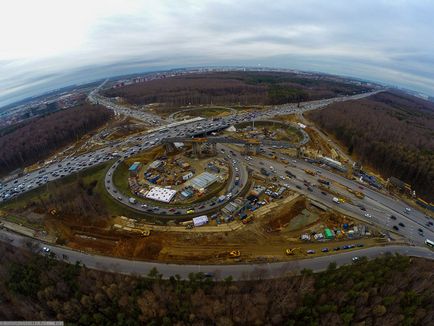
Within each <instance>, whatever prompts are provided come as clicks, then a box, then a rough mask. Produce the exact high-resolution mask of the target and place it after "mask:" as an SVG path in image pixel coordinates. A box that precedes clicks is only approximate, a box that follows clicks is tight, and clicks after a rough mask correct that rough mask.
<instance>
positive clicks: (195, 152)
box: [193, 143, 202, 157]
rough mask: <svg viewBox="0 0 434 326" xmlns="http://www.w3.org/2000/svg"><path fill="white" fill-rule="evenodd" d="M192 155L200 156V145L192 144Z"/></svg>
mask: <svg viewBox="0 0 434 326" xmlns="http://www.w3.org/2000/svg"><path fill="white" fill-rule="evenodd" d="M193 155H194V156H195V157H200V156H201V155H202V150H201V144H199V143H193Z"/></svg>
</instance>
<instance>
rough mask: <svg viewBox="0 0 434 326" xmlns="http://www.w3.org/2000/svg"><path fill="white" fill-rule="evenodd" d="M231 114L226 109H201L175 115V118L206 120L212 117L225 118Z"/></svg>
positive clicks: (184, 111)
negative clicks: (201, 118)
mask: <svg viewBox="0 0 434 326" xmlns="http://www.w3.org/2000/svg"><path fill="white" fill-rule="evenodd" d="M230 113H231V110H229V109H227V108H224V107H203V108H201V107H199V108H194V109H186V110H182V111H180V112H178V113H177V114H176V115H175V118H176V119H178V118H183V117H185V116H190V117H204V118H212V117H216V116H218V117H223V116H226V115H228V114H230Z"/></svg>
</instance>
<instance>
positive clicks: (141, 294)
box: [0, 244, 434, 326]
mask: <svg viewBox="0 0 434 326" xmlns="http://www.w3.org/2000/svg"><path fill="white" fill-rule="evenodd" d="M28 246H29V248H32V245H31V244H28ZM16 250H17V249H15V248H12V247H6V246H5V245H3V244H1V245H0V262H1V264H0V273H1V281H0V298H1V304H0V319H1V320H22V319H25V320H53V319H58V320H64V321H67V322H69V323H70V324H71V325H263V324H267V325H283V324H284V325H303V326H304V325H349V324H358V325H430V324H432V321H433V320H434V285H433V284H434V282H433V281H434V272H433V271H434V263H433V262H432V261H425V260H422V259H412V260H413V261H411V259H410V258H407V257H401V256H396V257H395V256H387V257H385V258H382V259H376V260H373V261H369V262H365V261H361V262H360V263H357V264H355V265H351V266H346V267H343V268H339V269H335V266H334V264H331V265H330V266H329V269H328V270H327V271H326V272H323V273H319V274H312V273H311V272H310V271H308V270H304V271H303V272H302V275H300V276H292V277H286V278H283V279H276V280H266V281H263V280H258V281H254V282H252V281H250V282H247V281H244V282H234V281H232V280H231V278H226V279H224V280H221V281H219V282H217V283H213V282H211V280H210V279H209V278H206V277H204V275H203V274H192V275H191V276H190V278H189V280H186V281H183V280H180V279H179V277H177V276H173V277H171V278H170V280H162V279H161V276H160V275H159V273H158V271H156V270H153V271H151V272H150V274H149V277H148V278H140V277H132V276H126V275H116V274H109V273H103V272H98V271H94V270H90V269H87V268H84V267H81V266H78V265H69V264H65V263H60V262H57V261H56V260H53V259H51V258H46V257H39V256H34V255H30V254H28V253H26V252H24V251H23V250H20V251H19V252H17V251H16ZM410 261H411V262H410Z"/></svg>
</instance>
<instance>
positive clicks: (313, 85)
mask: <svg viewBox="0 0 434 326" xmlns="http://www.w3.org/2000/svg"><path fill="white" fill-rule="evenodd" d="M369 90H370V88H368V87H366V86H358V85H354V84H351V83H349V82H348V81H346V80H344V79H342V78H339V77H330V76H325V75H298V74H295V73H284V72H240V71H238V72H236V71H232V72H214V73H202V74H188V75H183V76H175V77H170V78H163V79H158V80H152V81H148V82H146V83H139V84H133V85H128V86H125V87H122V88H115V89H113V88H112V89H108V90H106V91H105V93H104V94H105V95H106V96H109V97H116V96H119V97H122V98H124V99H126V100H127V101H128V102H130V103H131V104H136V105H145V104H150V103H164V104H166V105H168V106H174V107H179V106H185V105H200V104H213V105H231V104H233V105H259V104H263V105H269V104H284V103H288V102H301V101H307V100H315V99H320V98H328V97H334V96H337V95H340V94H353V93H360V92H366V91H369Z"/></svg>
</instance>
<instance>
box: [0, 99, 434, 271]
mask: <svg viewBox="0 0 434 326" xmlns="http://www.w3.org/2000/svg"><path fill="white" fill-rule="evenodd" d="M377 92H378V91H376V92H371V93H364V94H358V95H355V96H345V97H337V98H333V99H326V100H319V101H312V102H305V103H304V104H303V106H302V107H297V105H296V104H287V105H281V106H275V107H271V108H269V109H266V110H262V111H257V112H247V113H241V114H233V115H228V116H226V117H223V118H219V119H202V120H200V121H197V120H196V121H193V122H188V121H186V122H185V123H183V122H179V123H176V124H175V125H173V124H164V123H163V122H161V121H157V120H156V121H157V122H156V124H157V125H158V124H160V122H161V126H159V127H156V128H155V129H154V130H150V131H148V132H145V133H143V134H140V135H134V136H130V137H127V138H126V139H124V140H123V141H122V142H120V141H116V142H111V143H109V144H108V145H107V146H105V147H101V148H99V149H97V150H95V151H93V152H90V153H85V154H82V155H78V156H75V157H68V158H65V159H63V160H62V161H58V162H52V163H51V164H47V165H46V166H44V167H42V168H40V169H38V170H36V171H33V172H31V173H28V174H26V175H23V176H20V177H17V178H15V179H13V180H9V181H7V182H4V183H3V184H2V186H1V188H0V203H1V202H5V201H9V200H13V198H15V197H17V196H19V195H21V194H23V193H26V192H27V191H30V190H32V189H35V188H38V187H41V186H44V185H45V184H47V183H48V182H51V181H53V180H56V179H59V178H62V177H65V176H67V175H70V174H73V173H76V172H78V171H81V170H84V169H87V168H90V167H93V166H96V165H98V164H101V163H103V162H107V161H109V160H115V163H114V167H115V166H116V165H117V164H119V162H120V161H121V160H123V159H126V158H128V157H130V156H132V155H135V154H136V153H138V152H139V151H143V150H146V149H149V148H151V147H154V146H156V145H159V144H161V143H162V140H163V139H166V138H174V137H194V136H198V135H205V134H208V133H211V132H213V131H219V130H222V129H225V128H227V127H229V126H231V125H234V124H237V123H240V122H247V121H252V120H266V119H271V118H273V117H275V116H277V115H284V114H295V113H302V112H305V111H308V110H314V109H318V108H321V107H324V106H326V105H328V104H330V103H333V102H340V101H347V100H353V99H358V98H363V97H366V96H370V95H372V94H375V93H377ZM93 96H97V92H95V93H93V94H91V95H90V100H91V101H95V100H98V102H99V103H100V104H104V105H106V106H107V107H109V108H111V109H113V110H115V111H116V110H117V111H118V112H119V110H122V109H123V108H122V107H120V106H119V105H116V106H114V105H113V103H111V101H109V102H104V101H102V100H104V99H103V98H101V97H98V98H97V99H96V98H95V97H93ZM148 118H149V117H144V119H148ZM218 148H219V150H221V149H224V148H225V147H224V146H223V145H219V147H218ZM226 150H229V149H228V148H226ZM264 150H265V151H266V153H267V151H268V152H269V151H271V149H264ZM266 153H265V154H266ZM277 155H278V156H282V155H280V154H277ZM231 159H234V160H236V162H235V163H234V165H233V168H234V169H235V167H237V168H238V169H239V170H240V172H241V173H240V174H241V179H242V181H241V184H245V183H246V182H244V181H245V180H246V179H247V172H246V170H245V166H246V165H250V167H252V168H254V169H256V170H258V169H260V168H261V167H262V165H261V163H262V164H266V165H268V167H269V166H273V167H274V168H275V171H276V172H275V173H276V174H277V175H278V176H281V177H283V179H281V181H282V182H281V184H283V185H284V184H286V185H287V186H288V188H290V189H292V190H294V191H298V192H300V193H303V194H305V195H307V196H308V197H309V198H312V199H314V200H316V201H318V202H321V203H323V204H324V205H326V206H328V207H334V208H335V209H338V210H340V211H344V212H348V213H350V214H355V215H357V216H358V217H359V218H360V219H363V220H365V221H367V222H368V223H372V224H375V225H378V226H380V227H382V228H384V229H386V230H390V231H391V232H396V233H399V234H400V235H402V236H404V237H405V238H407V239H408V240H409V241H410V242H411V243H414V244H417V245H423V241H424V240H425V238H430V239H434V234H433V231H434V228H433V226H430V225H427V223H428V222H427V221H428V220H427V219H426V217H425V215H424V214H423V213H422V212H420V211H418V210H416V209H412V210H411V211H410V212H407V213H404V212H405V208H406V207H407V206H406V205H405V203H404V202H402V201H399V200H397V199H396V198H392V197H390V196H388V195H387V194H384V193H382V192H380V191H377V190H375V189H371V188H369V187H367V186H365V187H364V189H363V192H364V193H365V195H366V196H365V198H364V199H357V198H356V197H354V196H350V197H351V199H352V202H353V203H352V204H350V203H342V204H336V203H334V202H333V201H332V200H331V198H332V196H330V195H324V194H322V193H321V191H320V190H319V189H317V187H311V190H312V191H309V190H308V189H307V188H306V187H305V186H304V180H307V181H309V182H310V183H311V184H315V183H316V179H318V177H319V176H315V177H313V176H310V175H307V174H306V173H305V172H303V169H305V168H310V169H312V168H314V169H315V170H318V171H320V175H321V177H324V178H326V179H329V180H331V181H332V184H331V189H332V190H333V191H335V192H337V193H339V192H342V191H343V190H342V188H341V187H339V186H338V184H342V185H345V186H347V187H350V188H352V189H354V190H356V189H358V188H359V187H360V184H359V183H358V182H357V181H354V180H348V179H346V178H344V177H342V176H340V175H338V174H336V173H333V172H331V171H329V170H328V169H324V168H322V167H320V166H315V167H312V165H311V164H310V163H307V162H304V161H300V160H295V162H293V163H292V164H286V165H285V164H281V163H278V162H277V161H274V160H267V159H259V160H253V161H249V162H244V161H243V162H242V163H243V164H241V160H242V158H241V156H237V158H236V159H235V158H233V157H232V156H231ZM287 159H288V160H290V161H291V160H292V158H289V157H287ZM249 163H250V164H249ZM286 170H289V171H291V172H292V173H293V174H294V175H296V179H291V180H288V179H286V178H287V177H286V174H285V171H286ZM110 171H113V169H111V170H110ZM111 178H112V173H111V175H109V174H107V176H106V179H105V184H106V187H112V185H113V180H112V179H111ZM108 181H109V182H108ZM297 186H298V187H297ZM300 188H301V189H300ZM108 190H109V192H110V190H113V189H108ZM238 190H240V189H236V188H234V189H232V191H233V192H234V193H236V192H237V191H238ZM111 194H112V195H113V196H115V198H116V197H117V196H121V200H120V201H121V202H122V203H124V204H126V205H128V202H127V201H128V200H127V197H126V196H125V195H121V194H119V193H115V192H113V191H111ZM345 195H346V196H347V197H348V196H349V194H348V193H346V194H345ZM211 204H212V201H208V202H206V203H205V205H204V204H203V203H201V204H200V205H201V206H202V205H204V207H203V208H199V207H197V206H199V204H198V205H196V206H195V209H196V210H197V211H196V212H195V215H198V214H200V213H201V212H203V211H207V210H209V209H210V207H212V206H211ZM358 205H359V206H360V205H363V207H365V208H366V211H361V209H360V207H359V206H358ZM130 206H132V205H130ZM139 207H141V206H139ZM134 208H135V209H137V207H134ZM141 208H145V207H141ZM150 208H151V207H146V209H150ZM152 209H153V208H152ZM149 213H150V212H149ZM173 213H175V212H173ZM183 213H185V211H183V212H180V214H183ZM152 214H153V215H156V211H154V209H153V212H152ZM158 214H159V215H166V216H170V215H171V212H169V211H168V210H167V209H162V210H160V211H159V212H158ZM366 214H369V216H368V215H366ZM392 214H393V216H394V217H395V220H392V219H391V215H392ZM193 216H194V215H193ZM399 223H402V224H403V225H404V227H401V226H399V229H398V230H394V229H393V227H394V226H396V227H398V224H399ZM419 229H421V230H422V233H423V235H420V234H419ZM2 232H3V231H2ZM389 248H391V247H389ZM364 250H366V251H363V253H366V255H372V256H375V255H377V254H379V253H381V252H382V251H384V248H377V249H375V248H374V249H364ZM390 250H392V249H390ZM396 250H398V251H399V252H401V253H405V252H406V250H411V251H409V252H410V253H411V254H421V253H423V254H424V255H428V254H427V249H425V248H413V247H411V249H408V248H406V249H402V248H401V247H399V248H396ZM53 251H55V252H56V253H59V254H62V253H63V252H67V253H68V255H71V254H72V253H71V252H70V251H68V249H65V248H55V249H54V248H53ZM57 251H58V252H57ZM358 252H362V251H358ZM428 252H429V250H428ZM358 254H359V253H358ZM74 255H77V256H71V257H76V258H74V259H77V260H81V261H83V262H84V263H86V265H88V266H89V267H95V268H98V266H100V265H101V266H102V265H104V266H105V267H107V265H108V266H109V268H112V269H113V270H115V269H116V268H119V271H120V272H134V271H144V270H145V269H146V268H149V266H152V263H142V262H130V261H124V260H118V259H116V258H110V257H101V256H91V255H87V254H84V253H74ZM351 255H352V254H349V253H345V254H339V255H335V256H333V257H342V258H333V259H338V261H337V262H338V263H345V262H348V259H350V258H351V257H350V256H351ZM431 255H432V254H431ZM327 257H328V256H327ZM327 257H325V258H324V257H322V258H315V259H311V260H303V261H302V262H303V263H302V266H305V267H306V268H312V266H313V268H312V269H314V270H320V269H321V268H325V264H326V262H327V263H328V262H329V261H331V258H327ZM430 257H431V256H430ZM287 264H289V265H288V266H291V264H295V263H293V262H292V263H287ZM297 264H298V265H300V264H301V263H297ZM133 266H137V267H133ZM158 266H159V270H160V271H162V272H164V268H163V270H161V267H162V266H178V268H179V266H180V265H166V264H160V265H158ZM182 266H186V265H182ZM235 266H243V265H235ZM245 266H248V267H243V268H242V267H231V268H230V269H228V270H227V269H225V268H224V267H222V268H223V270H221V273H223V274H224V275H232V276H237V275H238V276H240V273H241V271H243V272H245V271H247V272H249V271H250V272H251V271H252V270H254V269H255V268H259V267H264V266H263V265H260V266H259V265H245ZM267 266H269V265H267ZM273 266H279V265H278V264H277V265H273ZM280 267H282V266H280ZM129 268H132V270H128V269H129ZM201 268H203V267H201V266H195V267H183V268H181V269H180V271H182V273H183V275H186V274H185V273H187V274H188V271H193V270H194V271H198V269H199V270H200V269H201ZM213 268H217V266H214V267H213ZM267 268H269V267H267ZM277 268H278V267H272V269H271V271H273V270H274V271H275V270H277ZM174 269H176V267H170V268H169V267H168V268H167V271H165V275H169V274H170V273H171V274H172V275H173V271H174ZM225 273H226V274H225Z"/></svg>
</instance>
